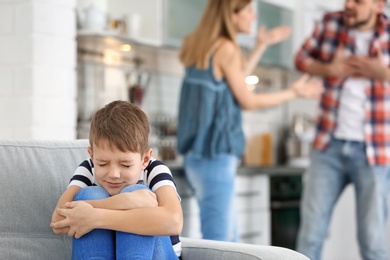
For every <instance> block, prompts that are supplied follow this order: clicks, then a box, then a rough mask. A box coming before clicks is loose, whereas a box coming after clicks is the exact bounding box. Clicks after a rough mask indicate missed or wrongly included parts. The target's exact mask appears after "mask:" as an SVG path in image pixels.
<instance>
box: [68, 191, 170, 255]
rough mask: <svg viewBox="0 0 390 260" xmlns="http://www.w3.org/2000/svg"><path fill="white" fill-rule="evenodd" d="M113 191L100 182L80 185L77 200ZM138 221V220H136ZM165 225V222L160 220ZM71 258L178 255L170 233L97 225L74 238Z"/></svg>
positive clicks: (107, 195)
mask: <svg viewBox="0 0 390 260" xmlns="http://www.w3.org/2000/svg"><path fill="white" fill-rule="evenodd" d="M139 189H148V187H146V186H144V185H140V184H134V185H130V186H127V187H125V188H123V190H122V191H121V193H123V192H132V191H134V190H139ZM108 197H110V195H109V194H108V193H107V191H106V190H104V189H103V188H102V187H99V186H90V187H86V188H83V189H81V190H80V191H79V192H78V193H77V194H76V197H75V200H98V199H104V198H108ZM133 224H134V225H137V223H133ZM161 224H162V225H163V223H161ZM72 259H73V260H81V259H94V260H119V259H121V260H129V259H137V260H138V259H140V260H141V259H142V260H144V259H145V260H146V259H164V260H165V259H176V260H177V259H178V257H177V256H176V254H175V251H174V250H173V247H172V243H171V240H170V238H169V236H142V235H136V234H131V233H125V232H119V231H112V230H107V229H94V230H92V231H91V232H89V233H87V234H85V235H84V236H82V237H81V238H79V239H76V238H73V240H72Z"/></svg>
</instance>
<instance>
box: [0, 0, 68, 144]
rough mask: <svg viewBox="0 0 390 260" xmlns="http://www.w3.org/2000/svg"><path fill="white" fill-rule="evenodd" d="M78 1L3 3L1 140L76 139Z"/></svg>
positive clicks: (0, 27) (4, 0)
mask: <svg viewBox="0 0 390 260" xmlns="http://www.w3.org/2000/svg"><path fill="white" fill-rule="evenodd" d="M74 6H75V1H69V0H50V1H49V0H12V1H11V0H9V1H7V0H2V1H0V137H1V138H10V139H74V138H75V136H76V132H75V126H76V100H75V99H76V82H75V71H74V68H75V65H76V60H75V47H76V43H75V14H74V11H73V7H74Z"/></svg>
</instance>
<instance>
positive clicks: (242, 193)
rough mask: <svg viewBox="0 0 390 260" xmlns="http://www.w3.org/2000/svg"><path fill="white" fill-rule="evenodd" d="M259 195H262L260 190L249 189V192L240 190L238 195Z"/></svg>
mask: <svg viewBox="0 0 390 260" xmlns="http://www.w3.org/2000/svg"><path fill="white" fill-rule="evenodd" d="M257 195H261V192H260V191H247V192H239V193H237V194H236V196H239V197H255V196H257Z"/></svg>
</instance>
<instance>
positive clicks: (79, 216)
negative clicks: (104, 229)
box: [50, 201, 95, 238]
mask: <svg viewBox="0 0 390 260" xmlns="http://www.w3.org/2000/svg"><path fill="white" fill-rule="evenodd" d="M66 206H67V207H68V208H57V210H56V213H57V214H58V215H60V216H62V217H63V218H64V219H63V220H61V221H58V222H52V223H51V224H50V227H51V228H52V229H53V230H62V229H64V228H67V229H68V232H67V234H68V235H69V236H71V237H75V238H80V237H81V236H83V235H85V234H86V233H88V232H90V231H91V230H92V229H94V228H95V226H94V224H93V218H94V217H93V216H94V214H93V213H92V210H93V207H92V205H90V204H89V203H87V202H85V201H72V202H67V203H66Z"/></svg>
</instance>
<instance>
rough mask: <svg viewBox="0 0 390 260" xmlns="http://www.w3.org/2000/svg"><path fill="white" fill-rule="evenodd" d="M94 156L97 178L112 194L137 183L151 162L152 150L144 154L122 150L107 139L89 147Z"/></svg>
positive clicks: (89, 151) (91, 154) (92, 156)
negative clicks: (110, 143)
mask: <svg viewBox="0 0 390 260" xmlns="http://www.w3.org/2000/svg"><path fill="white" fill-rule="evenodd" d="M88 153H89V155H90V156H91V158H92V161H93V164H94V169H95V179H96V181H97V183H99V185H100V186H101V187H103V188H104V189H105V190H106V191H107V192H108V193H109V194H110V195H111V196H113V195H116V194H118V193H119V192H120V191H121V190H122V189H123V188H124V187H126V186H128V185H131V184H136V183H137V182H138V181H139V178H140V176H141V173H142V171H143V170H144V169H145V168H146V166H147V165H148V163H149V160H150V156H151V153H152V150H151V149H149V150H148V151H146V152H145V154H144V155H143V156H142V155H141V154H140V153H133V152H122V151H121V150H119V149H118V148H117V147H116V146H110V145H109V143H108V142H107V141H104V142H101V144H100V146H96V145H95V144H94V145H93V149H91V148H90V147H89V148H88Z"/></svg>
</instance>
